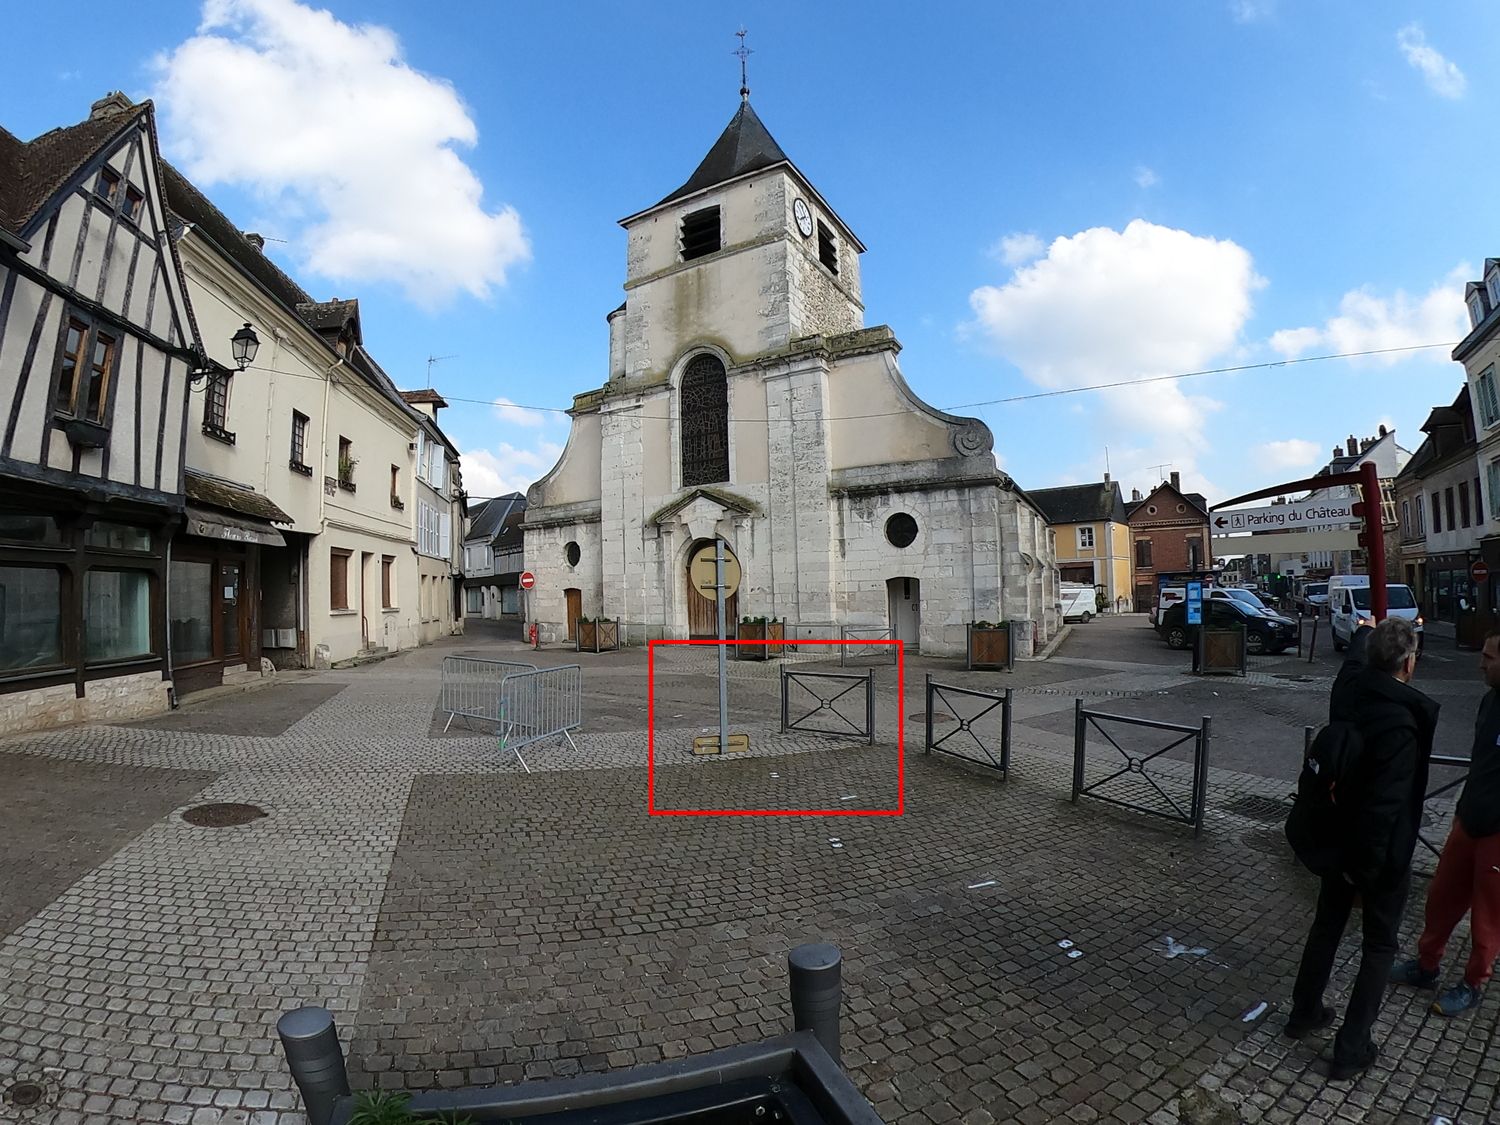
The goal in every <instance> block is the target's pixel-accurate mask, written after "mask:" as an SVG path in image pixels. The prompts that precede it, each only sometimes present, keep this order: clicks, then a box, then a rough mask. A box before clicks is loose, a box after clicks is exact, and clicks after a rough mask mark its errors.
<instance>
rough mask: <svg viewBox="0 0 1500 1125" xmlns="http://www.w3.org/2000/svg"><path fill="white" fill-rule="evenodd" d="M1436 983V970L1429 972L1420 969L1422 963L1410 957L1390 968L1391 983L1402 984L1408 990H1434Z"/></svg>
mask: <svg viewBox="0 0 1500 1125" xmlns="http://www.w3.org/2000/svg"><path fill="white" fill-rule="evenodd" d="M1437 982H1438V970H1437V969H1433V970H1431V971H1430V972H1429V971H1428V970H1427V969H1424V968H1422V962H1421V961H1419V960H1417V958H1415V957H1412V958H1410V959H1408V960H1406V961H1397V962H1396V963H1395V964H1394V965H1392V966H1391V983H1392V984H1404V985H1406V986H1408V987H1409V988H1436V987H1437Z"/></svg>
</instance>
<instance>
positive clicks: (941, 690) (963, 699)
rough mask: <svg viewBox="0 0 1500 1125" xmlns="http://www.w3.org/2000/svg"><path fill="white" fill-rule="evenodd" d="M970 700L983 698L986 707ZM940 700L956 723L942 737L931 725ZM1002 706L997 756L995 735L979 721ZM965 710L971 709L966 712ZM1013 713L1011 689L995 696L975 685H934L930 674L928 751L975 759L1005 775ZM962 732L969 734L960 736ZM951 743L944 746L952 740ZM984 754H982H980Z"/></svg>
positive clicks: (981, 764) (929, 752)
mask: <svg viewBox="0 0 1500 1125" xmlns="http://www.w3.org/2000/svg"><path fill="white" fill-rule="evenodd" d="M970 700H982V701H983V703H984V706H982V707H981V706H978V705H977V704H975V703H971V702H968V701H970ZM938 703H941V704H942V705H943V706H944V707H946V708H947V709H948V712H951V714H949V715H948V718H950V719H951V720H952V721H953V722H955V723H956V724H957V725H956V726H955V727H954V728H953V729H952V730H950V731H945V732H944V733H943V735H942V737H941V738H937V739H934V738H933V737H932V724H933V721H934V718H935V717H939V716H935V715H934V707H935V705H936V704H938ZM997 707H998V708H999V709H1000V715H999V723H1000V730H999V732H998V740H999V747H998V748H999V751H1000V756H999V757H998V758H997V757H996V756H995V749H996V745H995V743H996V738H997V736H996V735H995V734H994V733H990V732H989V730H988V729H987V728H980V726H979V724H980V721H981V720H983V719H985V718H987V717H988V716H989V715H990V713H991V712H993V711H994V710H995V708H997ZM965 711H967V712H969V713H968V714H965ZM1010 716H1011V689H1010V688H1006V689H1005V694H1004V695H996V694H994V693H993V692H988V691H975V690H974V689H973V688H965V687H957V686H955V685H953V684H935V683H933V682H932V677H931V676H928V677H927V740H926V743H925V747H926V748H925V751H924V752H925V753H928V754H931V753H932V752H933V751H934V750H936V751H937V752H938V753H939V754H951V755H952V756H953V757H955V758H959V759H961V760H963V761H965V762H973V763H974V764H975V765H979V766H984V767H985V768H986V769H992V770H998V771H999V772H1000V773H1001V774H1003V775H1004V776H1006V777H1009V776H1010ZM960 735H963V736H966V737H962V738H960V737H959V736H960ZM950 742H951V745H945V744H946V743H950ZM981 755H982V757H981Z"/></svg>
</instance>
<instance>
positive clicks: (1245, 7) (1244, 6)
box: [1229, 0, 1276, 23]
mask: <svg viewBox="0 0 1500 1125" xmlns="http://www.w3.org/2000/svg"><path fill="white" fill-rule="evenodd" d="M1229 13H1230V15H1232V16H1234V22H1235V23H1257V22H1259V21H1260V20H1265V19H1270V18H1271V17H1272V16H1274V15H1275V14H1276V0H1229Z"/></svg>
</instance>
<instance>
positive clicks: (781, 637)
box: [734, 621, 786, 660]
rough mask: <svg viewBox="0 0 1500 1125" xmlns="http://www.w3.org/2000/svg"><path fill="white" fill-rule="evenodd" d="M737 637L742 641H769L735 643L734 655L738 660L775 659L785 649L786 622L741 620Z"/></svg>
mask: <svg viewBox="0 0 1500 1125" xmlns="http://www.w3.org/2000/svg"><path fill="white" fill-rule="evenodd" d="M739 639H740V640H742V641H770V642H771V643H770V644H768V645H736V646H735V650H734V651H735V656H736V657H737V658H738V659H740V660H775V659H776V658H777V657H779V656H781V655H782V653H783V652H785V651H786V645H785V644H784V643H782V642H784V641H785V640H786V624H785V623H784V622H781V621H768V622H767V621H741V622H740V633H739Z"/></svg>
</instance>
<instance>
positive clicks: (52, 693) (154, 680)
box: [0, 672, 172, 734]
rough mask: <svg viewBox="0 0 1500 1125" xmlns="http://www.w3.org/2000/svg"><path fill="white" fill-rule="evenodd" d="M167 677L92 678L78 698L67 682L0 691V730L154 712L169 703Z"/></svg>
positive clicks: (140, 716)
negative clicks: (5, 692)
mask: <svg viewBox="0 0 1500 1125" xmlns="http://www.w3.org/2000/svg"><path fill="white" fill-rule="evenodd" d="M171 686H172V685H171V681H169V680H163V679H162V678H161V673H160V672H139V673H136V674H135V675H131V676H114V677H112V678H110V679H107V680H92V681H90V682H89V683H87V684H85V685H84V693H85V694H84V697H83V698H82V699H79V698H78V696H77V691H76V689H75V688H74V686H73V685H72V684H55V685H53V686H52V687H44V688H33V689H32V690H31V691H16V692H10V693H9V694H6V695H0V730H3V731H4V732H5V733H6V734H25V733H26V732H28V731H37V730H49V729H51V728H52V727H60V726H66V725H67V724H69V723H113V722H120V721H122V720H127V719H144V718H147V717H149V716H151V715H159V714H161V712H163V711H166V710H167V709H169V708H170V707H171V697H170V695H169V694H168V693H169V692H170V690H171Z"/></svg>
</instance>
